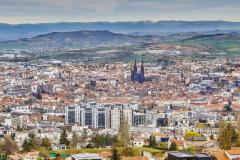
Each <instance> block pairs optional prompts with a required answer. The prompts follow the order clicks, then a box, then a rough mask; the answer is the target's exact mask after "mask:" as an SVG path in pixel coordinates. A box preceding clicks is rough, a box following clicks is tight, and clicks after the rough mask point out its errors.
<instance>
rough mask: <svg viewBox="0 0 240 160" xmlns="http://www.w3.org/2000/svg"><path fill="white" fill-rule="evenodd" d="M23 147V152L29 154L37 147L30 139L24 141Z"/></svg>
mask: <svg viewBox="0 0 240 160" xmlns="http://www.w3.org/2000/svg"><path fill="white" fill-rule="evenodd" d="M22 147H23V151H25V152H29V151H31V150H32V149H34V148H35V145H34V143H33V141H32V139H31V138H30V139H25V140H24V141H23V144H22Z"/></svg>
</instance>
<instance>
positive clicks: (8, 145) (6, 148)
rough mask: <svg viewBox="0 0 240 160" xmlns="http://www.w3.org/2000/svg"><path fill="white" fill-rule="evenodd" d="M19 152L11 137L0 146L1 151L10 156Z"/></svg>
mask: <svg viewBox="0 0 240 160" xmlns="http://www.w3.org/2000/svg"><path fill="white" fill-rule="evenodd" d="M17 150H18V147H17V144H16V143H15V141H13V140H12V139H11V138H10V137H9V136H6V137H4V143H2V144H1V145H0V151H1V152H3V153H5V154H7V155H9V154H12V153H14V152H16V151H17Z"/></svg>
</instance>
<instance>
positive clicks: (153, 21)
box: [0, 19, 240, 25]
mask: <svg viewBox="0 0 240 160" xmlns="http://www.w3.org/2000/svg"><path fill="white" fill-rule="evenodd" d="M164 21H165V22H171V21H173V22H174V21H175V22H230V23H240V21H231V20H221V19H220V20H219V19H218V20H217V19H216V20H181V19H169V20H137V21H134V20H133V21H56V22H47V21H46V22H23V23H6V22H0V24H5V25H24V24H25V25H35V24H57V23H131V22H132V23H138V22H151V23H158V22H164Z"/></svg>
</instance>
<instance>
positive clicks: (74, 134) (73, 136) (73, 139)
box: [71, 132, 79, 148]
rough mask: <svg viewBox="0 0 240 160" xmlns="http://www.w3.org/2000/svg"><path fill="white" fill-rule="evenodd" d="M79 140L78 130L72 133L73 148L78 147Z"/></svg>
mask: <svg viewBox="0 0 240 160" xmlns="http://www.w3.org/2000/svg"><path fill="white" fill-rule="evenodd" d="M78 140H79V138H78V135H77V133H76V132H73V134H72V140H71V146H72V147H73V148H76V147H77V144H78Z"/></svg>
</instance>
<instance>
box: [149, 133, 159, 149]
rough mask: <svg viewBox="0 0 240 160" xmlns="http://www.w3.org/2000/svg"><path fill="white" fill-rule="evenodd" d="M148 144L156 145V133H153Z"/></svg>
mask: <svg viewBox="0 0 240 160" xmlns="http://www.w3.org/2000/svg"><path fill="white" fill-rule="evenodd" d="M148 145H149V147H156V145H157V142H156V138H155V136H154V135H151V136H150V137H149V139H148Z"/></svg>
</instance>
